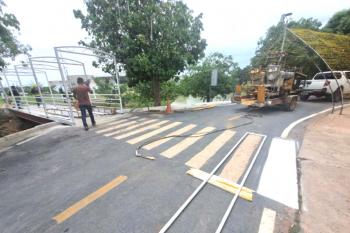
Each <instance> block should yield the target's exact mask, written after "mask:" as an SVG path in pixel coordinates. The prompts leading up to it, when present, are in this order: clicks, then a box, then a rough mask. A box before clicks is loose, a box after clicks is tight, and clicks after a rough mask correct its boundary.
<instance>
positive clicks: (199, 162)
mask: <svg viewBox="0 0 350 233" xmlns="http://www.w3.org/2000/svg"><path fill="white" fill-rule="evenodd" d="M235 133H236V132H234V131H231V130H225V131H224V132H223V133H221V134H220V135H219V136H217V137H216V138H215V139H214V140H213V141H212V142H210V143H209V144H208V145H207V146H206V147H205V148H204V149H203V150H201V151H200V152H199V153H198V154H196V155H195V156H193V157H192V158H191V159H190V160H188V161H187V162H186V165H187V166H190V167H193V168H197V169H199V168H201V167H202V166H203V165H204V164H205V163H206V162H207V161H208V160H209V159H210V158H211V157H213V156H214V155H215V153H216V152H218V150H219V149H220V148H221V147H222V146H223V145H224V144H225V143H226V142H227V141H228V140H230V139H231V138H232V137H233V135H235Z"/></svg>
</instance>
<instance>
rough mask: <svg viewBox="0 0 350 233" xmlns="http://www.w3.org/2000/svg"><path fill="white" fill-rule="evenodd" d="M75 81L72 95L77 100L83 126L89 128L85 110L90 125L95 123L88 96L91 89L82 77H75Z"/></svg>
mask: <svg viewBox="0 0 350 233" xmlns="http://www.w3.org/2000/svg"><path fill="white" fill-rule="evenodd" d="M77 83H78V86H77V87H75V88H74V89H73V96H74V98H75V99H76V100H78V103H79V108H80V111H81V119H82V121H83V125H84V128H85V130H89V126H88V124H87V123H86V110H87V111H88V112H89V116H90V119H91V124H92V126H95V125H96V122H95V118H94V114H93V113H92V106H91V102H90V97H89V93H92V90H91V88H90V87H89V82H87V83H86V84H84V79H83V78H81V77H79V78H78V79H77Z"/></svg>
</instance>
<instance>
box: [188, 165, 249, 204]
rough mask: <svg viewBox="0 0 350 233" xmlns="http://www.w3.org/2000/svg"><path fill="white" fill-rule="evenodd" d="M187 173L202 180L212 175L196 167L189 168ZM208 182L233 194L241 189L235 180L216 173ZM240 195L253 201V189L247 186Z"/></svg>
mask: <svg viewBox="0 0 350 233" xmlns="http://www.w3.org/2000/svg"><path fill="white" fill-rule="evenodd" d="M186 174H188V175H191V176H193V177H196V178H198V179H200V180H208V178H209V175H210V174H209V173H206V172H204V171H201V170H198V169H194V168H191V169H190V170H188V171H187V172H186ZM208 183H209V184H212V185H214V186H216V187H218V188H221V189H223V190H225V191H227V192H230V193H233V194H235V193H236V192H237V191H238V189H239V185H238V184H236V183H235V182H232V181H229V180H226V179H225V178H222V177H219V176H216V175H213V176H212V177H211V178H210V179H209V180H208ZM239 196H240V197H241V198H243V199H245V200H247V201H253V190H251V189H249V188H246V187H242V190H241V192H240V193H239Z"/></svg>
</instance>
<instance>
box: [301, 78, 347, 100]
mask: <svg viewBox="0 0 350 233" xmlns="http://www.w3.org/2000/svg"><path fill="white" fill-rule="evenodd" d="M333 74H334V75H333ZM333 74H332V72H330V71H327V72H323V73H317V74H316V75H315V76H314V77H313V78H312V79H311V80H305V81H304V84H302V85H301V92H300V99H301V100H307V99H308V98H309V97H310V96H312V95H313V96H316V97H322V96H325V97H326V98H327V99H329V100H332V93H333V98H334V101H335V102H337V101H340V98H341V95H340V90H339V87H338V85H337V82H336V80H335V78H334V76H335V77H336V78H337V81H338V84H339V86H340V88H341V89H342V92H343V94H344V95H346V94H350V71H333Z"/></svg>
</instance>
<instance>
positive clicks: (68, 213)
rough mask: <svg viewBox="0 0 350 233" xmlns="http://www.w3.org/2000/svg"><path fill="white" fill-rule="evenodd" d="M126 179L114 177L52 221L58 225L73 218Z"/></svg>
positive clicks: (124, 177)
mask: <svg viewBox="0 0 350 233" xmlns="http://www.w3.org/2000/svg"><path fill="white" fill-rule="evenodd" d="M127 179H128V177H126V176H118V177H116V178H115V179H114V180H112V181H111V182H109V183H108V184H106V185H104V186H102V187H101V188H99V189H98V190H96V191H95V192H93V193H91V194H89V195H88V196H86V197H85V198H83V199H81V200H80V201H78V202H76V203H75V204H73V205H72V206H70V207H69V208H67V209H66V210H64V211H63V212H61V213H59V214H58V215H56V216H55V217H53V218H52V219H53V220H55V221H56V222H57V223H58V224H60V223H62V222H64V221H65V220H67V219H68V218H70V217H71V216H73V215H74V214H76V213H77V212H79V211H80V210H81V209H83V208H84V207H86V206H87V205H89V204H90V203H92V202H93V201H95V200H96V199H98V198H100V197H102V196H103V195H104V194H106V193H107V192H109V191H110V190H112V189H113V188H115V187H117V186H118V185H120V184H121V183H123V182H124V181H125V180H127Z"/></svg>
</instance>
